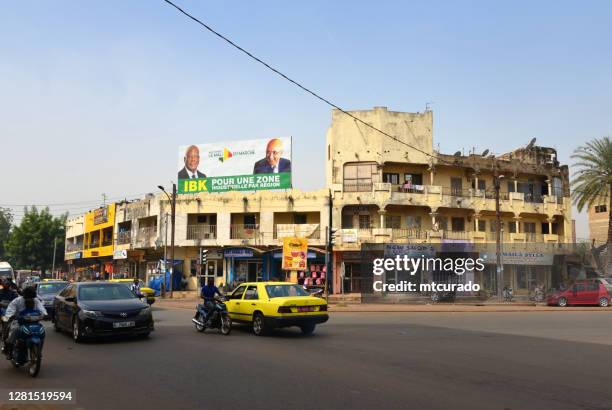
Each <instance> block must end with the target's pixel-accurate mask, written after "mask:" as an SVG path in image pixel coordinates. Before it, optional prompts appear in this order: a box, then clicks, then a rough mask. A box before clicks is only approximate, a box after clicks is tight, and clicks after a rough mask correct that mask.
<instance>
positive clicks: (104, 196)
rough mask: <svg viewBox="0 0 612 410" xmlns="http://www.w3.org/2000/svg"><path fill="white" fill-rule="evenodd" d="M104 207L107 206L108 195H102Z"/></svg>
mask: <svg viewBox="0 0 612 410" xmlns="http://www.w3.org/2000/svg"><path fill="white" fill-rule="evenodd" d="M102 206H106V194H102Z"/></svg>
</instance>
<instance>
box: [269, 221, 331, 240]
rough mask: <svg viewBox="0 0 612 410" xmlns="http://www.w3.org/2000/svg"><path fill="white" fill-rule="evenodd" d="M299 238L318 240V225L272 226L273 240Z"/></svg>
mask: <svg viewBox="0 0 612 410" xmlns="http://www.w3.org/2000/svg"><path fill="white" fill-rule="evenodd" d="M291 236H300V237H304V238H311V239H320V238H321V229H320V227H319V224H276V225H274V239H278V238H286V237H291Z"/></svg>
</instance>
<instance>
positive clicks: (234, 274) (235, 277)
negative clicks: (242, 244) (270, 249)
mask: <svg viewBox="0 0 612 410" xmlns="http://www.w3.org/2000/svg"><path fill="white" fill-rule="evenodd" d="M263 252H264V251H262V250H259V249H255V248H228V249H224V250H223V258H224V259H225V281H226V284H228V285H229V287H230V289H233V288H235V287H236V286H238V285H239V284H240V283H244V282H257V281H262V280H269V274H268V272H269V270H268V266H267V265H268V259H264V258H262V253H263Z"/></svg>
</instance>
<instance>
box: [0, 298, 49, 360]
mask: <svg viewBox="0 0 612 410" xmlns="http://www.w3.org/2000/svg"><path fill="white" fill-rule="evenodd" d="M32 313H34V314H40V315H42V316H45V317H46V316H47V310H46V309H45V307H44V305H43V304H42V302H41V301H40V299H38V298H37V297H36V289H35V288H34V287H33V286H29V287H27V288H25V289H24V290H23V294H22V296H19V297H18V298H16V299H14V300H13V301H12V302H11V303H10V304H9V305H8V307H7V308H6V312H5V313H4V316H3V317H2V321H3V322H4V324H5V325H6V324H7V323H9V322H10V320H11V319H13V318H14V316H16V315H17V316H18V315H23V314H32ZM18 329H19V323H17V322H16V321H12V322H10V327H9V331H8V338H7V339H6V341H5V343H4V346H5V352H4V353H5V354H6V355H7V357H10V355H11V352H12V349H13V346H14V345H15V341H16V339H17V330H18Z"/></svg>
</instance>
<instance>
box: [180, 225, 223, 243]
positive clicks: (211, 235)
mask: <svg viewBox="0 0 612 410" xmlns="http://www.w3.org/2000/svg"><path fill="white" fill-rule="evenodd" d="M216 238H217V225H202V224H198V225H187V240H204V239H216Z"/></svg>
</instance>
